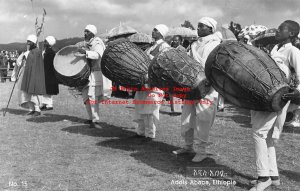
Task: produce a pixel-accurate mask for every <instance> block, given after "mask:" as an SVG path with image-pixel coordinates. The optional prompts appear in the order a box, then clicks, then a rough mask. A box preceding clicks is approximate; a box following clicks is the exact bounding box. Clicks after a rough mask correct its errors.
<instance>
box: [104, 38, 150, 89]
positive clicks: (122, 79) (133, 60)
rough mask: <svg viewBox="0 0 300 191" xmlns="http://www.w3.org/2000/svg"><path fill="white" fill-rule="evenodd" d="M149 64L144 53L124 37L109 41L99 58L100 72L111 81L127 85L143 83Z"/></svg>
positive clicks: (145, 79)
mask: <svg viewBox="0 0 300 191" xmlns="http://www.w3.org/2000/svg"><path fill="white" fill-rule="evenodd" d="M149 65H150V59H149V58H148V56H147V55H146V53H145V52H144V51H142V50H141V49H140V48H139V47H138V46H137V45H135V44H134V43H132V42H129V41H128V40H126V39H118V40H115V41H112V42H110V43H109V44H108V46H107V47H106V49H105V51H104V53H103V57H102V59H101V70H102V73H103V74H104V75H105V76H106V77H107V78H108V79H110V80H111V81H113V82H116V83H118V84H120V85H122V86H127V87H128V86H130V87H140V86H142V85H144V84H145V83H146V82H147V73H148V67H149Z"/></svg>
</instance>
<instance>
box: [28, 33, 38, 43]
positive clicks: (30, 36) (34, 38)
mask: <svg viewBox="0 0 300 191" xmlns="http://www.w3.org/2000/svg"><path fill="white" fill-rule="evenodd" d="M27 40H29V41H31V42H33V43H34V44H36V43H37V37H36V35H34V34H31V35H29V36H28V37H27Z"/></svg>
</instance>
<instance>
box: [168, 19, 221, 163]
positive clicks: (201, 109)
mask: <svg viewBox="0 0 300 191" xmlns="http://www.w3.org/2000/svg"><path fill="white" fill-rule="evenodd" d="M216 27H217V21H215V20H214V19H213V18H210V17H203V18H201V19H200V20H199V22H198V36H199V39H198V40H197V41H196V42H194V43H193V44H192V45H191V51H190V54H191V56H192V57H193V58H194V59H195V60H196V61H198V62H199V63H200V64H202V66H203V68H204V67H205V61H206V59H207V57H208V55H209V54H210V52H211V51H212V50H213V49H214V48H215V47H216V46H218V45H219V44H220V42H221V40H220V38H219V36H218V35H216V34H215V32H216ZM217 104H218V92H216V91H215V90H214V89H213V88H212V87H210V91H209V92H208V94H207V95H206V96H205V97H204V98H203V99H201V100H194V104H183V108H182V115H181V135H182V137H183V139H184V147H183V148H182V149H179V150H176V151H173V153H174V154H176V155H177V154H183V153H193V152H195V151H196V155H195V157H194V158H193V159H192V161H193V162H201V161H202V160H203V159H205V158H207V156H208V154H207V152H206V148H207V146H209V145H210V144H211V143H210V142H209V141H208V138H209V131H210V129H211V127H212V125H213V123H214V120H215V116H216V113H217ZM194 132H195V133H196V134H195V135H194ZM194 139H195V145H194ZM193 145H194V148H193ZM194 149H195V150H194Z"/></svg>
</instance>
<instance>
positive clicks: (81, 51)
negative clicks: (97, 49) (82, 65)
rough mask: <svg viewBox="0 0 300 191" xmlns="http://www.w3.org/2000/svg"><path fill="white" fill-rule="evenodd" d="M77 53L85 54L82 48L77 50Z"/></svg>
mask: <svg viewBox="0 0 300 191" xmlns="http://www.w3.org/2000/svg"><path fill="white" fill-rule="evenodd" d="M78 52H79V53H80V54H86V51H85V50H84V49H83V48H79V49H78Z"/></svg>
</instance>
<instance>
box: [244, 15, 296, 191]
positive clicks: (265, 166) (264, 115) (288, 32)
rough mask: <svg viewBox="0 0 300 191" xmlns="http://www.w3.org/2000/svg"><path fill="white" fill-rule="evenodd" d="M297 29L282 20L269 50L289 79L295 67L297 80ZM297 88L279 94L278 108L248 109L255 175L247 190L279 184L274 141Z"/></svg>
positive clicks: (258, 189)
mask: <svg viewBox="0 0 300 191" xmlns="http://www.w3.org/2000/svg"><path fill="white" fill-rule="evenodd" d="M299 29H300V27H299V24H298V23H297V22H295V21H291V20H287V21H284V22H283V23H282V24H281V25H280V26H279V28H278V31H277V32H276V35H275V38H276V40H278V42H279V44H277V45H276V46H275V47H274V48H273V50H272V51H271V57H272V58H273V59H274V60H275V62H276V63H277V65H278V66H279V68H280V69H281V70H282V71H283V72H284V73H285V75H286V77H287V79H288V80H290V79H291V69H293V70H294V71H295V73H296V77H297V79H298V80H300V50H298V49H297V48H296V47H294V46H293V45H292V43H291V42H292V41H293V40H294V38H296V37H297V36H298V34H299ZM299 91H300V85H298V87H297V88H296V89H294V90H292V91H291V92H290V93H287V94H285V95H283V96H282V99H283V100H285V101H287V103H286V105H285V106H284V107H283V109H282V110H281V111H279V112H263V111H251V124H252V128H253V139H254V145H255V157H256V159H255V160H256V169H257V174H258V179H257V180H254V181H251V183H252V184H255V186H254V187H253V188H251V190H250V191H263V190H264V189H266V188H267V187H269V186H270V185H275V186H276V185H277V186H278V185H280V181H279V173H278V168H277V161H276V151H275V142H276V140H278V139H279V136H280V133H281V131H282V128H283V125H284V121H285V118H286V114H287V109H288V107H289V105H290V101H289V100H293V99H294V98H298V97H299V96H300V92H299Z"/></svg>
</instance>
